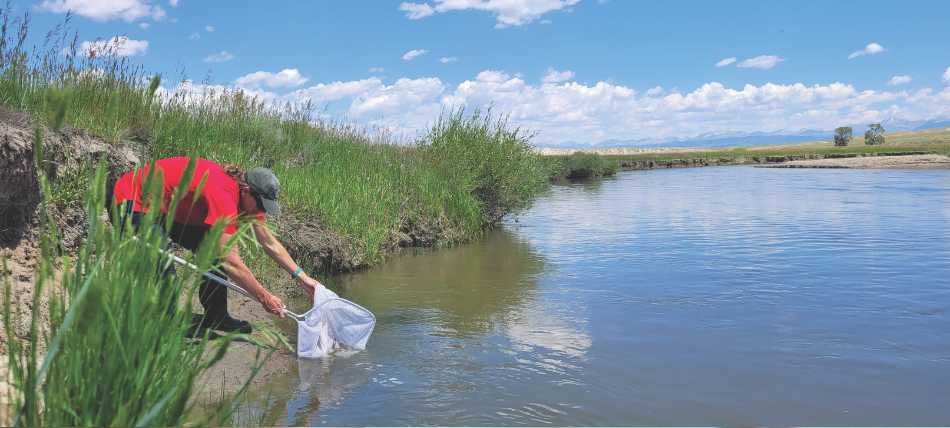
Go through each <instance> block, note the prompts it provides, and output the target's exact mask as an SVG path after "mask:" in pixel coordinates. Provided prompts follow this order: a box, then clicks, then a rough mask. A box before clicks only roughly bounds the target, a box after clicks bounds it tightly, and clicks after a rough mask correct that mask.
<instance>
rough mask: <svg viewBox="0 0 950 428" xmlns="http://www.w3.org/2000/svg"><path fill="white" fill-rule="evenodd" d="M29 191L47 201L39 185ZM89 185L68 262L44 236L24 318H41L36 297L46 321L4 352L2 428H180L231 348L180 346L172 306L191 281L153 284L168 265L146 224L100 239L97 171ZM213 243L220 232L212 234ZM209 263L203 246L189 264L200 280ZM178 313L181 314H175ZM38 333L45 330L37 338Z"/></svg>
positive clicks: (8, 320) (34, 322) (104, 232)
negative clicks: (199, 386)
mask: <svg viewBox="0 0 950 428" xmlns="http://www.w3.org/2000/svg"><path fill="white" fill-rule="evenodd" d="M40 181H41V185H42V187H43V188H44V189H45V190H48V189H49V183H48V181H47V180H46V178H45V175H44V174H41V175H40ZM91 182H92V183H93V185H92V186H91V188H90V189H89V190H88V191H87V192H86V209H87V212H88V216H87V222H88V227H89V236H88V239H87V240H86V241H85V243H84V244H83V245H82V247H81V248H80V249H79V251H78V252H77V253H76V254H73V255H64V254H60V253H59V252H58V247H57V246H56V236H55V235H56V229H55V227H46V228H45V232H44V239H43V245H42V257H41V258H40V260H39V267H38V271H37V279H36V284H35V291H34V299H33V306H32V307H33V308H34V309H36V308H39V307H41V300H42V299H44V297H43V296H44V295H46V296H48V299H49V301H48V304H49V316H48V319H46V318H44V316H43V315H42V314H41V311H39V310H34V311H32V315H31V318H30V334H29V340H28V341H27V342H26V343H20V342H18V341H17V340H9V341H8V342H7V349H6V351H7V358H8V367H9V369H10V378H9V379H8V381H9V382H10V383H11V384H12V386H13V389H14V393H13V397H11V398H12V399H13V400H12V403H13V407H14V409H15V412H14V414H15V419H14V420H13V423H14V424H15V425H17V426H23V425H25V426H133V425H135V426H143V425H149V426H151V425H161V426H168V425H182V424H184V423H185V422H186V417H187V415H188V414H189V412H190V411H191V408H190V407H191V406H190V405H189V399H190V397H191V394H192V389H193V386H194V384H195V381H196V380H197V379H198V376H199V375H200V374H201V373H202V372H203V371H204V370H206V369H208V368H209V367H210V366H211V365H213V364H214V363H215V362H217V361H218V360H220V358H221V357H223V355H224V353H225V351H226V350H227V348H228V345H229V344H230V341H231V339H232V337H233V336H228V337H225V338H223V339H220V340H217V341H215V342H214V343H213V344H212V343H210V342H208V341H207V340H206V339H205V340H198V341H197V342H196V343H187V342H186V338H185V332H186V329H187V327H188V325H189V323H190V321H191V313H190V310H189V309H187V308H189V307H190V306H189V305H188V304H187V302H189V301H190V299H189V300H184V299H182V296H186V297H191V296H192V295H193V294H194V291H195V289H196V286H197V284H198V278H197V275H196V274H194V273H190V272H184V274H179V275H163V274H162V272H164V270H165V264H166V263H170V262H169V261H168V260H167V259H165V258H164V257H163V256H162V255H161V253H160V252H159V251H157V250H156V249H155V248H159V247H160V246H161V245H162V240H163V239H164V238H163V237H162V235H161V234H160V233H157V232H156V230H157V229H156V228H153V227H151V225H152V224H155V221H156V218H155V217H154V216H152V215H149V216H146V217H145V218H144V219H143V222H142V225H141V226H140V229H139V230H140V231H141V232H140V233H134V232H133V230H132V229H131V227H130V226H129V225H126V228H124V229H123V228H121V227H115V228H112V227H106V225H105V224H104V223H102V222H101V220H100V212H101V207H103V206H105V171H104V168H102V167H100V168H98V171H97V173H96V175H95V177H94V178H92V179H91ZM185 182H187V181H185ZM155 184H156V185H157V184H158V183H157V182H156V183H155ZM151 189H152V191H151V194H152V195H153V198H152V203H158V194H159V193H160V192H158V191H157V189H158V187H157V186H151ZM179 192H180V191H179ZM180 194H182V193H179V195H180ZM47 203H48V201H44V204H47ZM43 211H44V212H48V211H47V210H43ZM46 224H55V223H53V222H52V220H49V221H47V222H46ZM220 233H221V227H218V228H216V229H215V230H213V231H212V234H216V235H217V236H220ZM133 235H136V236H135V237H133ZM136 239H138V240H136ZM209 242H214V241H209ZM217 252H218V248H216V246H214V245H209V246H205V247H203V248H202V249H201V251H199V252H197V254H196V255H195V258H194V263H196V264H198V265H199V266H202V267H205V268H207V267H209V266H210V263H211V261H212V260H214V259H215V258H216V256H217ZM5 283H6V284H5V287H4V299H3V302H4V307H3V309H4V310H3V321H4V329H5V332H6V334H7V337H9V338H13V337H14V324H15V321H16V320H15V319H14V317H15V316H16V315H14V314H16V313H18V312H19V311H16V310H13V308H11V306H10V305H11V288H10V285H9V282H8V281H5ZM180 301H182V302H186V303H185V304H184V308H181V309H178V307H179V306H180V303H179V302H180ZM42 326H49V327H50V329H49V330H48V333H44V329H42ZM44 348H45V352H43V353H42V354H41V350H43V349H44ZM248 382H249V380H248ZM235 402H236V401H235V398H234V397H230V398H227V399H225V400H223V401H222V403H221V404H220V406H219V407H218V408H216V409H215V411H214V412H210V413H206V416H205V417H204V418H202V419H200V420H190V421H187V422H188V423H189V424H195V425H206V424H211V425H217V424H221V423H223V422H224V421H226V420H227V418H228V417H229V415H230V414H231V413H232V412H233V409H234V407H235V406H234V405H235Z"/></svg>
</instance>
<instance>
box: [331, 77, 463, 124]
mask: <svg viewBox="0 0 950 428" xmlns="http://www.w3.org/2000/svg"><path fill="white" fill-rule="evenodd" d="M444 90H445V87H444V86H443V84H442V81H441V80H439V78H437V77H427V78H421V79H407V78H402V79H399V80H396V83H394V84H392V85H388V86H386V85H381V86H375V87H372V88H371V89H370V90H368V91H365V92H364V93H361V94H360V95H358V96H357V97H356V99H354V100H353V103H352V105H351V106H350V109H349V112H350V113H351V114H353V115H355V116H357V117H359V116H369V115H379V114H386V115H392V114H394V113H399V112H402V111H403V109H405V108H407V107H408V106H420V105H423V104H425V103H429V102H433V101H435V100H437V99H438V98H439V96H440V95H442V93H443V92H444Z"/></svg>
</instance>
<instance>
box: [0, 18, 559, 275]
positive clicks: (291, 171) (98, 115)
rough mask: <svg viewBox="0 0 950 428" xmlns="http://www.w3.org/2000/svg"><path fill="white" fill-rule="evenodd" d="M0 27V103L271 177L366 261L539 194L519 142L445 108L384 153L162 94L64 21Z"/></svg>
mask: <svg viewBox="0 0 950 428" xmlns="http://www.w3.org/2000/svg"><path fill="white" fill-rule="evenodd" d="M0 20H2V21H3V22H5V23H6V24H5V25H3V26H2V29H3V31H2V33H0V105H3V106H6V107H8V108H11V109H15V110H25V111H29V112H31V113H32V114H33V115H34V116H35V117H38V118H40V119H41V120H42V121H43V122H44V123H48V124H52V126H51V127H52V128H54V129H55V128H58V127H59V126H61V124H68V125H70V126H73V127H76V128H81V129H84V130H87V131H89V132H91V133H93V134H96V135H99V136H102V137H104V138H106V139H107V140H109V141H112V142H114V143H121V142H129V141H132V142H135V144H136V145H138V146H140V147H141V148H142V151H143V152H145V153H147V154H148V158H149V159H156V158H161V157H166V156H177V155H183V154H192V153H193V154H196V155H199V156H202V157H205V158H208V159H211V160H214V161H218V162H227V163H235V164H239V165H243V166H245V167H248V168H250V167H255V166H263V167H268V168H271V169H274V170H275V171H276V173H277V175H278V177H279V179H280V180H281V184H282V187H283V191H282V194H281V198H282V201H283V203H284V204H285V205H286V206H288V207H289V208H291V210H292V211H294V212H295V213H297V214H299V215H303V216H311V217H317V218H319V219H320V220H321V221H322V222H323V223H325V224H326V225H327V226H328V227H329V228H330V229H331V230H334V231H337V232H339V233H341V234H343V235H344V236H346V237H348V238H349V239H351V240H352V241H354V242H356V243H357V244H358V246H359V247H360V248H361V249H362V250H363V252H364V253H365V255H366V256H367V259H368V261H369V262H373V261H376V260H378V259H379V258H381V256H382V255H383V253H384V250H385V248H386V245H387V243H391V242H394V241H395V238H394V237H395V236H396V234H397V233H398V232H399V230H400V228H402V227H403V226H405V225H406V224H438V225H439V229H440V230H441V234H442V236H441V238H442V241H444V242H445V243H453V242H460V241H465V240H469V239H472V238H475V237H477V236H479V234H480V233H481V232H482V230H483V229H484V228H485V227H486V226H487V225H490V224H492V223H494V222H495V221H497V220H498V219H499V218H500V216H501V215H503V214H505V213H508V212H511V211H512V210H516V209H519V208H523V207H525V206H527V204H528V203H529V202H530V200H531V199H532V198H533V197H534V195H537V194H538V193H539V192H540V191H541V190H543V182H544V178H545V177H544V175H545V171H544V168H543V167H542V166H541V161H540V158H539V157H538V156H537V155H534V154H533V153H532V152H531V151H530V150H529V147H530V146H529V138H530V136H527V135H525V134H523V133H521V132H520V131H519V130H516V129H511V127H509V126H508V124H507V122H506V121H505V120H503V118H498V117H494V116H493V115H492V114H491V113H490V112H488V113H486V114H484V115H482V114H480V113H479V112H473V113H472V114H471V115H465V114H463V111H462V110H458V111H452V112H445V113H443V115H442V117H441V118H438V119H437V118H433V120H434V121H435V125H434V126H433V128H432V129H431V130H430V132H429V133H428V134H426V135H425V136H424V137H422V138H420V140H419V141H417V142H416V143H415V144H414V145H412V146H396V145H393V144H386V143H387V142H388V140H387V138H386V136H385V135H369V134H368V133H366V132H363V131H361V130H359V129H357V128H354V127H351V126H345V125H339V124H331V123H321V122H314V121H313V120H311V117H312V115H311V108H310V106H309V105H297V106H284V107H282V108H275V107H273V106H267V105H264V104H263V103H261V102H260V101H258V100H256V99H253V98H249V97H247V96H246V95H245V94H244V93H243V92H240V91H229V90H221V91H217V92H215V91H209V92H206V93H201V94H199V93H177V94H175V95H170V94H168V93H167V92H164V90H163V89H162V87H161V78H160V77H159V76H154V75H150V74H148V73H146V72H145V71H144V70H142V69H141V68H139V67H136V66H135V65H133V64H131V63H129V62H128V61H127V60H126V59H119V58H116V57H114V56H110V55H107V53H108V52H105V53H103V54H101V55H99V56H95V57H92V58H89V57H85V56H82V55H79V53H78V52H77V49H76V40H78V38H77V37H75V36H73V37H69V36H68V34H69V33H68V31H67V30H66V28H68V22H67V23H66V25H64V26H62V27H58V28H56V29H54V30H52V31H50V32H49V34H48V35H47V37H46V42H45V44H44V45H43V46H41V47H36V48H33V49H32V50H28V49H27V48H26V47H25V40H26V34H27V33H28V30H29V19H28V16H24V17H23V18H12V17H11V16H10V14H9V11H8V10H4V11H3V13H0ZM64 52H65V54H64ZM70 190H71V188H70V187H66V188H65V189H64V191H63V192H61V194H64V195H70V194H73V192H70Z"/></svg>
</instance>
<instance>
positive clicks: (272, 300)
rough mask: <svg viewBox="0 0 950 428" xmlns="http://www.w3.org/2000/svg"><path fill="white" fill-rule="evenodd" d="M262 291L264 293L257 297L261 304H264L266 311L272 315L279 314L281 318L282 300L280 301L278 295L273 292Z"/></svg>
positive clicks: (282, 311)
mask: <svg viewBox="0 0 950 428" xmlns="http://www.w3.org/2000/svg"><path fill="white" fill-rule="evenodd" d="M264 293H265V294H264V295H263V296H261V297H260V298H258V300H260V302H261V305H263V306H264V309H265V310H266V311H267V312H270V313H272V314H274V315H279V316H280V317H281V318H283V317H284V302H282V301H281V300H280V298H279V297H277V296H275V295H273V294H270V293H267V292H266V291H265V292H264Z"/></svg>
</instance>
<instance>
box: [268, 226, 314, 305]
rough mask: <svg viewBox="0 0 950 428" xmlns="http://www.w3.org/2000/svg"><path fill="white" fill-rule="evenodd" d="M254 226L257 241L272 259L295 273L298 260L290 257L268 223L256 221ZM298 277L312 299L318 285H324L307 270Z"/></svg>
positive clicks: (299, 282)
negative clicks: (308, 273)
mask: <svg viewBox="0 0 950 428" xmlns="http://www.w3.org/2000/svg"><path fill="white" fill-rule="evenodd" d="M253 228H254V235H255V236H256V237H257V242H258V243H260V244H261V247H263V248H264V252H265V253H267V255H268V256H269V257H270V258H271V259H273V260H274V261H275V262H276V263H277V264H278V265H280V267H281V268H283V269H284V270H286V271H287V272H290V273H293V272H294V271H296V270H297V268H298V267H299V266H298V265H297V262H295V261H294V259H293V257H290V253H288V252H287V249H286V248H284V246H283V244H281V243H280V241H279V240H277V237H275V236H274V234H273V233H271V231H270V229H269V228H268V227H267V225H266V224H264V223H261V222H257V221H255V222H254V223H253ZM296 279H297V284H298V285H300V286H301V287H303V288H304V290H306V291H307V294H308V295H309V296H310V298H311V299H312V298H313V293H314V291H315V290H316V289H317V287H322V286H323V284H321V283H320V281H317V280H316V279H313V278H311V277H310V275H307V273H306V272H301V273H300V275H298V276H297V278H296Z"/></svg>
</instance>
